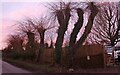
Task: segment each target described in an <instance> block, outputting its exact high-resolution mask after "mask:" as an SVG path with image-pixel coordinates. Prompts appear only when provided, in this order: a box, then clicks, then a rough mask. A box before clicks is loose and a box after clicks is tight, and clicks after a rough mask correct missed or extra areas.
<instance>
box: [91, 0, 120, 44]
mask: <svg viewBox="0 0 120 75" xmlns="http://www.w3.org/2000/svg"><path fill="white" fill-rule="evenodd" d="M119 32H120V8H119V6H118V3H114V2H112V3H107V4H106V5H105V6H103V5H102V6H101V7H100V12H99V13H98V15H97V18H96V19H95V22H94V26H93V29H92V33H93V34H92V35H91V36H92V38H93V37H94V39H93V40H95V41H97V42H98V43H101V41H102V42H104V43H106V44H110V45H111V46H114V45H116V44H117V42H118V41H120V40H119V36H118V35H120V34H119Z"/></svg>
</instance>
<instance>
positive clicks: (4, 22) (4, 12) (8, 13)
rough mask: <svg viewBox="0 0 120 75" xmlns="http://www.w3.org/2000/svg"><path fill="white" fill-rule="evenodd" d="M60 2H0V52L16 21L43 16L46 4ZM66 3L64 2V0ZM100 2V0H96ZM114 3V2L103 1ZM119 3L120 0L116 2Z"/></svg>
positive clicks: (33, 0)
mask: <svg viewBox="0 0 120 75" xmlns="http://www.w3.org/2000/svg"><path fill="white" fill-rule="evenodd" d="M53 1H60V0H44V1H43V0H12V1H11V0H1V2H0V50H1V49H2V48H4V47H5V46H6V43H5V42H6V39H7V37H8V35H9V34H12V33H14V30H16V26H15V25H14V24H15V22H16V21H19V20H21V19H23V18H25V17H27V16H29V17H32V16H41V15H43V14H44V13H46V12H47V8H45V6H44V3H45V2H53ZM62 1H64V0H62ZM74 1H94V0H74ZM96 1H100V0H96ZM101 1H113V0H101ZM114 1H118V0H114Z"/></svg>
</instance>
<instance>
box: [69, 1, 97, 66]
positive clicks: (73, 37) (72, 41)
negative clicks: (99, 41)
mask: <svg viewBox="0 0 120 75" xmlns="http://www.w3.org/2000/svg"><path fill="white" fill-rule="evenodd" d="M88 7H89V9H90V11H91V13H90V16H89V18H88V22H87V25H86V26H85V30H84V33H83V35H82V36H81V37H80V39H79V40H78V41H76V38H77V34H78V32H79V30H80V29H81V27H82V26H83V14H84V13H83V11H82V10H81V9H80V8H78V9H77V14H78V17H79V18H78V21H77V22H76V23H75V27H74V29H73V31H72V33H71V37H70V43H69V59H70V60H69V63H70V64H69V67H73V62H74V55H75V53H76V50H77V49H78V48H79V47H81V46H82V44H83V43H84V41H85V40H86V38H87V36H88V34H89V33H90V32H91V28H92V26H93V21H94V18H95V16H96V15H97V13H98V8H97V6H96V5H94V3H93V2H90V3H89V6H88Z"/></svg>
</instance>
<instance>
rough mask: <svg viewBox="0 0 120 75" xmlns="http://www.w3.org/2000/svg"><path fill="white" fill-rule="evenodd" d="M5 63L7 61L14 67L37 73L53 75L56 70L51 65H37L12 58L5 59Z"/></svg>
mask: <svg viewBox="0 0 120 75" xmlns="http://www.w3.org/2000/svg"><path fill="white" fill-rule="evenodd" d="M3 61H6V62H8V63H10V64H12V65H15V66H17V67H20V68H23V69H26V70H29V71H31V72H35V73H53V72H55V70H56V68H55V67H52V66H50V65H49V64H36V63H33V62H26V61H23V60H14V59H10V58H9V59H8V58H4V59H3Z"/></svg>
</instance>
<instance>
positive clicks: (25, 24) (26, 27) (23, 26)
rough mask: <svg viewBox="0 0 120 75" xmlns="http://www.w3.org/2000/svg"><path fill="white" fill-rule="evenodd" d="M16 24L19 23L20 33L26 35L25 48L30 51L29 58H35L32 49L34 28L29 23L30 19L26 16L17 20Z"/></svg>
mask: <svg viewBox="0 0 120 75" xmlns="http://www.w3.org/2000/svg"><path fill="white" fill-rule="evenodd" d="M17 25H19V31H20V32H21V33H22V34H25V35H27V38H28V43H27V47H26V50H28V52H30V53H31V57H32V58H31V59H34V58H35V50H34V42H35V33H34V32H35V29H34V27H33V25H32V24H31V19H30V18H27V19H25V20H23V21H19V22H18V23H17Z"/></svg>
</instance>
